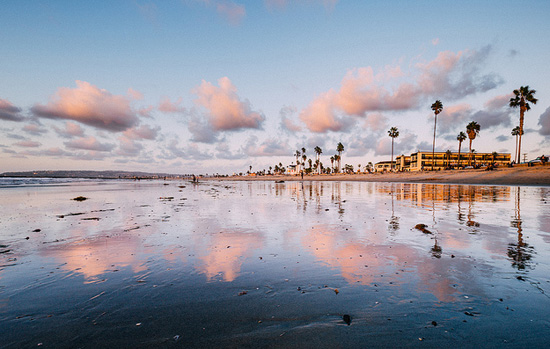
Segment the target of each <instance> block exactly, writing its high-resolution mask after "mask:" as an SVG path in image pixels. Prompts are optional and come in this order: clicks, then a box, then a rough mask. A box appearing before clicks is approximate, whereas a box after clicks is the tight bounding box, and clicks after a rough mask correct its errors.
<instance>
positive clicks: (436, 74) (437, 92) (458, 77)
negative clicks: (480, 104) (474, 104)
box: [416, 45, 503, 100]
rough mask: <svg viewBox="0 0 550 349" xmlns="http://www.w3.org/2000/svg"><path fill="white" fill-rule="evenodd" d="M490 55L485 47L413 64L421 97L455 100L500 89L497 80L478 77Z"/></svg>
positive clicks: (447, 53)
mask: <svg viewBox="0 0 550 349" xmlns="http://www.w3.org/2000/svg"><path fill="white" fill-rule="evenodd" d="M491 53H492V47H491V46H490V45H487V46H485V47H483V48H481V49H480V50H464V51H459V52H457V53H454V52H451V51H443V52H440V53H439V54H438V55H437V57H436V58H435V59H434V60H432V61H430V62H428V63H417V64H416V68H417V69H418V70H419V71H420V76H419V77H418V82H417V84H418V86H419V87H420V91H421V93H422V94H423V95H426V96H437V98H446V99H448V100H457V99H460V98H463V97H466V96H469V95H473V94H477V93H481V92H487V91H489V90H492V89H494V88H496V87H498V86H500V85H501V84H502V83H503V80H502V78H501V77H500V76H498V75H495V74H486V75H480V73H479V71H480V69H481V68H482V67H483V66H484V65H485V63H486V61H487V59H488V57H489V55H490V54H491Z"/></svg>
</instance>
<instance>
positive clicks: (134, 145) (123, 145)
mask: <svg viewBox="0 0 550 349" xmlns="http://www.w3.org/2000/svg"><path fill="white" fill-rule="evenodd" d="M119 141H120V144H119V147H118V150H117V152H116V154H117V155H122V156H138V155H139V153H140V152H141V150H142V149H143V145H141V144H140V143H138V142H136V141H134V140H132V139H128V138H126V137H120V138H119Z"/></svg>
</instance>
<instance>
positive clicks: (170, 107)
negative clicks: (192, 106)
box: [158, 97, 185, 113]
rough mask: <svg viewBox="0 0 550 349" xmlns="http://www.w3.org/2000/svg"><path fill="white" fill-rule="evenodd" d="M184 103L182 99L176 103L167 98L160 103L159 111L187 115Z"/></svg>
mask: <svg viewBox="0 0 550 349" xmlns="http://www.w3.org/2000/svg"><path fill="white" fill-rule="evenodd" d="M182 102H183V99H182V98H181V97H180V98H178V100H177V101H176V102H174V103H172V102H171V101H170V99H169V98H168V97H165V98H163V99H162V101H160V103H159V107H158V110H160V111H161V112H164V113H185V108H184V107H182V106H181V103H182Z"/></svg>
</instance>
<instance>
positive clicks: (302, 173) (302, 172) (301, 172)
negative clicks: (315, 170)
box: [300, 171, 304, 179]
mask: <svg viewBox="0 0 550 349" xmlns="http://www.w3.org/2000/svg"><path fill="white" fill-rule="evenodd" d="M300 174H301V175H302V179H304V171H300Z"/></svg>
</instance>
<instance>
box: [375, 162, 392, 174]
mask: <svg viewBox="0 0 550 349" xmlns="http://www.w3.org/2000/svg"><path fill="white" fill-rule="evenodd" d="M392 164H393V168H395V161H394V162H393V163H392V162H391V161H380V162H377V163H376V164H374V172H387V171H391V167H392V166H391V165H392Z"/></svg>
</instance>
